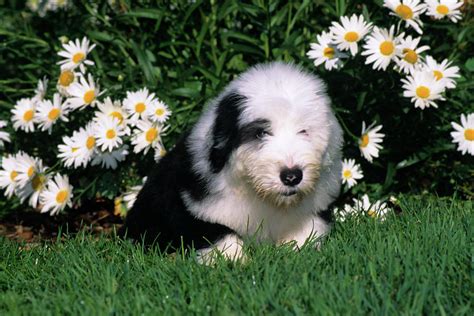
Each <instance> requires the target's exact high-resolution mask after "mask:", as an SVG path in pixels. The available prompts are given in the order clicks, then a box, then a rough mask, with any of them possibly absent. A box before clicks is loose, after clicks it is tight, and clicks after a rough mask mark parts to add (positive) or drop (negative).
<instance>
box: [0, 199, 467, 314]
mask: <svg viewBox="0 0 474 316" xmlns="http://www.w3.org/2000/svg"><path fill="white" fill-rule="evenodd" d="M401 207H402V213H401V215H399V216H394V215H393V214H392V215H391V216H389V217H388V218H387V220H386V221H385V222H379V221H376V220H372V219H370V218H364V219H361V220H360V221H356V220H350V221H346V222H344V223H342V224H337V225H336V227H335V230H334V231H333V232H332V233H331V234H330V236H329V237H328V238H327V240H325V241H324V243H323V246H322V248H321V250H320V251H316V250H314V249H313V248H312V247H311V246H310V245H308V246H306V247H304V248H303V249H302V250H301V251H299V252H294V251H292V250H291V249H290V247H271V246H268V245H260V246H249V249H248V252H249V260H248V262H247V263H246V264H244V265H239V264H235V265H234V264H231V263H228V262H225V261H219V262H218V263H217V264H216V266H215V267H213V268H211V267H205V266H201V265H199V264H197V263H196V262H195V261H194V260H193V258H192V256H191V257H190V256H184V257H182V256H181V254H178V255H177V256H175V257H173V256H163V255H160V254H157V253H155V252H154V251H149V252H144V251H143V249H142V248H141V247H136V246H134V245H131V244H129V243H128V242H120V241H118V240H110V239H107V238H99V239H94V238H91V237H90V236H87V235H83V234H79V235H78V236H75V237H70V238H66V239H65V240H62V241H58V242H56V243H54V244H42V245H29V246H26V245H19V244H17V243H14V242H11V241H7V240H0V258H2V259H1V261H0V314H2V315H20V314H22V315H36V314H38V315H44V314H62V315H64V314H72V315H110V314H113V315H142V314H145V315H174V314H185V315H190V314H207V313H211V314H217V315H229V314H231V315H232V314H239V315H240V314H243V315H262V314H268V313H274V314H278V315H283V314H285V315H286V314H308V315H347V314H350V315H367V314H375V315H396V314H403V315H440V314H441V315H442V314H448V315H472V298H473V297H472V294H473V292H472V289H473V287H472V285H473V283H472V274H471V272H472V262H471V256H472V251H471V249H470V247H469V243H470V240H469V238H470V237H469V232H470V231H472V216H473V211H474V208H473V207H474V206H473V204H472V202H459V201H456V200H454V199H444V200H443V199H436V200H434V199H419V198H409V199H402V203H401Z"/></svg>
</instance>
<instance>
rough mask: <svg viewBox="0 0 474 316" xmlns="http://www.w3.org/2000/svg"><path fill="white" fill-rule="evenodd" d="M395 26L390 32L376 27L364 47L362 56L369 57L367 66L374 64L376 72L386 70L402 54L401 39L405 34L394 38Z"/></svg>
mask: <svg viewBox="0 0 474 316" xmlns="http://www.w3.org/2000/svg"><path fill="white" fill-rule="evenodd" d="M394 31H395V26H393V25H392V26H391V27H390V30H387V29H384V28H378V27H377V26H376V27H374V30H373V32H372V33H371V34H370V36H369V37H368V38H367V41H366V44H365V45H364V49H365V50H364V51H363V52H362V55H364V56H367V59H366V60H365V64H366V65H368V64H371V63H373V66H372V68H373V69H375V70H378V69H382V70H386V69H387V67H388V65H389V64H390V62H391V61H392V60H394V59H395V57H396V56H397V55H398V54H399V53H400V48H399V47H398V45H399V44H400V38H402V37H403V36H404V33H402V34H400V35H398V36H396V37H395V36H394Z"/></svg>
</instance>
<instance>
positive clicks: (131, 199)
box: [123, 177, 147, 210]
mask: <svg viewBox="0 0 474 316" xmlns="http://www.w3.org/2000/svg"><path fill="white" fill-rule="evenodd" d="M146 179H147V177H144V178H143V180H142V184H140V185H136V186H133V187H131V188H130V189H129V190H128V191H127V192H125V194H124V195H123V201H124V202H125V204H126V206H127V210H130V209H131V208H132V207H133V204H134V203H135V201H136V200H137V196H138V193H139V192H140V191H141V189H142V188H143V185H144V184H145V182H146Z"/></svg>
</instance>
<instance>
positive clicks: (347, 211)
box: [334, 204, 362, 222]
mask: <svg viewBox="0 0 474 316" xmlns="http://www.w3.org/2000/svg"><path fill="white" fill-rule="evenodd" d="M361 213H362V212H361V211H360V210H359V209H357V208H355V207H353V206H352V205H349V204H345V205H344V207H343V208H342V209H340V208H336V209H334V215H335V216H336V219H337V220H338V221H340V222H344V221H345V220H346V219H348V218H350V217H352V216H357V215H360V214H361Z"/></svg>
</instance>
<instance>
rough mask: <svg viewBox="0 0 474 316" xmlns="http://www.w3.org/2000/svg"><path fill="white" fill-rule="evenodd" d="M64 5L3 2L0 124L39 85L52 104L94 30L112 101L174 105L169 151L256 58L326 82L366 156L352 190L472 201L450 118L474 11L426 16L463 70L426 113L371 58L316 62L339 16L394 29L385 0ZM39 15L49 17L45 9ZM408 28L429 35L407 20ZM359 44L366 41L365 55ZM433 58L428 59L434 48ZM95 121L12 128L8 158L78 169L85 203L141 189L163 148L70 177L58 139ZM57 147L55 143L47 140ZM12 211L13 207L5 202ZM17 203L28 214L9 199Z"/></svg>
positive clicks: (466, 74) (98, 64) (458, 110)
mask: <svg viewBox="0 0 474 316" xmlns="http://www.w3.org/2000/svg"><path fill="white" fill-rule="evenodd" d="M68 3H69V5H68V6H67V7H66V8H52V10H49V11H47V10H46V9H47V6H45V5H44V1H40V6H39V7H38V8H37V9H36V10H37V11H32V10H31V9H30V8H28V7H25V6H24V3H23V2H22V1H13V0H12V1H6V2H4V4H3V6H2V7H1V9H0V10H1V11H0V14H1V16H2V22H1V26H0V36H1V38H2V43H3V44H2V45H1V46H0V47H1V48H0V49H1V55H2V56H3V58H2V59H0V66H1V69H2V71H1V76H2V78H1V80H0V94H1V97H0V109H1V110H0V119H3V120H6V121H10V118H11V109H13V108H14V106H15V104H17V102H18V101H19V100H20V99H22V98H28V97H32V96H33V95H34V90H35V88H36V82H37V81H38V79H40V78H43V77H44V76H46V77H48V78H49V79H50V83H51V86H50V88H48V90H47V94H46V98H47V99H52V98H53V94H54V93H55V92H56V91H55V89H54V86H55V83H56V81H57V79H58V76H59V75H60V69H59V66H58V65H57V62H58V61H60V60H61V57H59V56H57V52H58V51H60V50H62V43H64V42H67V41H68V40H74V39H82V38H83V37H84V36H86V37H87V38H89V39H90V40H91V42H93V43H94V44H96V45H97V46H96V47H95V48H94V49H93V50H92V51H91V53H90V54H89V56H87V58H88V59H90V60H92V61H93V62H94V63H95V65H94V66H92V67H91V66H89V67H87V71H88V73H91V74H92V75H93V77H94V79H95V80H96V81H98V82H99V84H100V86H101V88H106V89H107V91H106V92H105V94H104V95H103V96H101V97H100V100H101V101H103V100H104V97H105V96H108V97H111V98H112V99H113V100H123V99H125V98H126V96H127V92H128V91H137V90H139V89H142V88H145V87H146V88H148V89H149V90H150V91H151V92H153V93H155V94H156V96H157V98H158V99H160V100H162V101H163V102H164V103H166V104H167V105H168V106H169V108H170V110H171V111H172V116H171V117H170V119H169V121H167V125H169V129H168V130H167V131H166V133H165V134H164V135H163V136H164V137H163V145H164V147H165V148H170V147H171V146H172V145H173V144H174V143H175V142H176V140H177V138H178V137H179V135H180V134H182V133H183V132H184V131H186V130H187V129H188V128H190V126H191V125H192V124H193V123H194V122H195V121H196V119H197V117H198V116H199V114H200V113H201V110H202V108H203V107H204V106H205V103H206V102H207V101H208V100H210V99H211V98H212V97H214V96H216V95H217V93H218V92H219V91H220V90H221V89H222V88H223V87H224V86H225V85H226V84H227V83H228V82H229V81H230V80H232V78H234V77H235V76H236V75H238V74H239V73H240V72H242V71H244V70H245V69H247V68H248V67H249V66H251V65H254V64H256V63H259V62H265V61H273V60H283V61H292V62H294V63H297V64H301V65H302V66H303V67H304V68H306V69H308V70H310V71H314V72H315V73H317V74H318V75H320V76H321V77H322V78H323V79H325V80H326V82H327V84H328V88H329V93H330V95H331V98H332V101H333V106H334V109H335V111H336V112H337V116H338V118H339V120H340V122H341V124H342V125H343V127H344V130H345V140H346V143H345V147H344V154H345V157H347V158H353V159H356V161H357V162H358V163H359V164H360V166H361V169H362V170H363V173H364V178H363V179H362V181H359V184H358V185H356V186H354V187H352V188H350V189H349V188H347V186H346V188H345V193H346V194H347V195H348V196H349V195H357V194H362V193H369V194H370V195H373V196H375V197H377V198H379V197H383V196H386V195H388V194H391V193H394V192H395V193H396V192H416V193H420V192H430V193H437V194H439V195H451V194H453V193H454V192H458V193H459V194H460V195H462V196H463V197H465V198H472V197H473V196H474V189H473V187H472V176H473V169H472V162H473V160H472V156H471V155H469V154H467V155H462V154H461V153H460V152H459V151H457V150H456V148H457V145H456V144H454V143H452V138H451V136H450V132H452V131H453V129H452V127H451V124H450V122H459V121H460V115H461V114H466V115H467V114H469V113H472V112H473V95H474V91H473V90H474V89H473V86H474V84H473V82H474V81H473V71H474V59H473V58H472V57H471V56H472V54H470V52H472V51H473V49H474V45H473V41H472V39H473V38H474V26H473V23H472V7H471V6H470V5H469V4H468V3H465V4H464V6H463V7H462V8H461V10H462V12H463V14H462V15H463V16H462V20H461V21H459V22H457V23H452V22H451V21H449V20H447V19H443V20H441V21H440V20H434V19H433V18H430V17H428V16H426V15H423V16H422V20H423V21H424V26H423V27H422V28H423V31H424V32H423V35H422V39H421V44H420V45H429V46H430V48H431V49H430V51H429V52H428V53H429V54H430V55H431V56H433V57H434V58H435V59H436V60H438V61H441V60H443V59H445V58H448V59H449V60H450V61H452V62H453V65H457V66H459V67H460V75H461V77H460V78H459V79H457V87H456V89H450V90H447V91H446V92H445V93H444V95H445V98H446V101H436V103H437V105H438V108H433V107H429V108H426V109H420V108H415V107H414V105H413V104H412V103H411V101H410V99H409V98H405V97H403V95H402V94H403V89H402V83H401V79H402V78H404V77H406V75H404V74H401V73H399V72H397V71H394V70H392V65H391V66H389V68H388V69H387V71H375V70H373V69H372V65H364V63H365V59H366V57H365V56H362V55H361V54H360V53H359V54H358V55H356V56H355V57H353V58H347V59H345V60H344V66H343V67H342V68H340V69H337V70H331V71H328V70H326V69H325V68H324V66H322V65H321V66H318V67H315V66H314V65H313V61H312V60H311V59H309V58H308V57H307V55H306V53H307V52H308V50H309V49H310V43H313V42H315V40H316V35H317V34H320V33H321V32H322V31H327V30H328V29H329V27H330V26H331V22H333V21H339V18H340V16H343V15H347V16H350V15H352V14H353V13H356V14H357V15H360V14H362V15H363V16H364V18H365V19H366V20H368V21H371V22H372V23H374V25H378V26H380V27H385V28H389V27H390V26H391V25H397V23H398V21H399V19H398V18H397V17H394V16H390V15H389V12H390V10H389V9H388V8H385V7H383V1H374V2H373V3H367V2H366V1H344V0H336V1H334V2H327V1H290V2H286V1H249V2H246V3H241V2H240V1H231V0H229V1H225V2H218V1H211V2H207V1H193V2H191V1H177V2H175V3H173V4H163V3H159V4H155V3H151V2H150V1H133V2H132V1H121V0H118V1H107V2H105V1H103V2H100V3H98V4H91V3H89V2H87V1H83V2H73V3H71V2H68ZM38 10H39V11H38ZM400 31H405V32H406V35H408V34H410V35H411V36H413V37H418V36H419V35H418V34H417V32H416V31H414V30H413V29H412V28H406V27H405V26H404V25H403V24H402V25H401V26H400ZM360 50H362V43H359V51H360ZM422 55H426V53H423V54H422ZM93 116H94V111H93V110H92V109H89V108H88V109H85V110H82V111H78V110H76V111H74V112H71V113H70V115H69V122H59V123H58V124H55V125H54V127H53V128H52V133H51V135H49V134H48V132H40V131H38V129H37V130H36V131H35V132H34V133H25V132H23V131H14V130H13V128H12V124H9V126H8V127H6V130H7V131H8V132H9V133H10V136H11V142H9V143H6V144H5V149H4V152H5V153H4V156H5V155H6V154H7V153H16V152H18V151H20V150H21V151H24V152H27V153H28V154H29V155H31V156H34V157H39V158H41V159H42V160H43V161H44V163H45V165H47V166H50V167H51V168H50V169H49V173H50V174H51V175H52V174H54V173H61V174H67V175H69V181H70V182H71V184H72V185H73V187H74V205H80V204H81V201H84V200H87V199H89V200H90V199H96V198H98V197H105V198H107V199H114V198H116V197H118V196H120V195H121V194H122V193H123V192H125V191H126V190H127V189H128V188H130V187H131V186H133V185H136V184H139V183H141V179H142V177H143V176H145V175H146V173H147V171H148V170H149V169H150V168H151V167H152V166H153V164H154V163H155V162H154V155H153V151H150V152H148V153H147V154H146V155H144V154H143V152H141V153H138V154H135V153H132V147H133V146H132V145H130V141H129V142H128V143H129V145H130V146H131V147H130V148H129V151H130V154H129V155H128V156H127V158H126V160H125V162H123V163H121V164H119V166H118V168H117V169H115V170H110V169H104V168H101V167H99V166H90V165H88V166H87V167H86V168H81V167H80V168H77V169H74V168H72V169H70V168H66V167H65V166H64V164H63V163H61V162H59V161H58V158H57V155H58V145H60V144H62V142H63V140H62V138H63V136H71V135H72V134H73V132H74V131H77V130H79V128H80V127H84V126H85V125H86V123H87V122H89V121H90V120H91V119H92V117H93ZM363 121H365V123H367V125H369V124H370V123H372V122H377V124H382V125H383V129H382V132H383V133H384V134H385V138H384V139H383V144H382V146H383V149H382V150H381V151H380V153H379V155H380V156H379V158H376V159H374V161H373V163H370V162H368V161H366V160H365V159H364V158H363V157H361V154H360V151H359V148H358V147H359V146H358V145H359V139H360V137H361V125H362V122H363ZM45 145H46V146H45ZM0 203H5V205H7V202H0ZM8 205H9V208H10V209H12V208H17V207H19V204H18V202H8Z"/></svg>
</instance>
